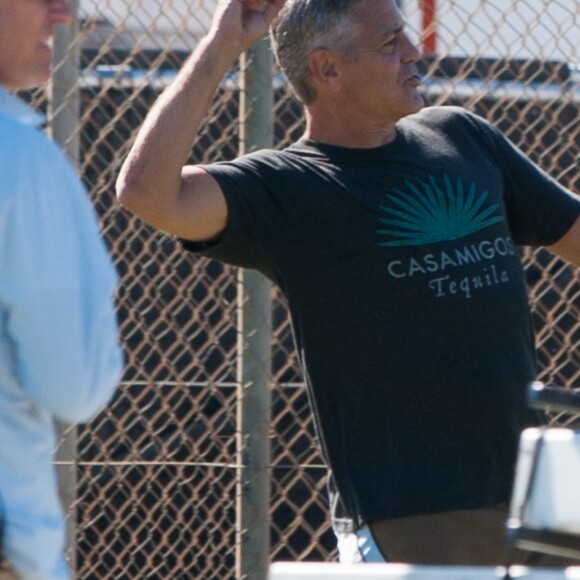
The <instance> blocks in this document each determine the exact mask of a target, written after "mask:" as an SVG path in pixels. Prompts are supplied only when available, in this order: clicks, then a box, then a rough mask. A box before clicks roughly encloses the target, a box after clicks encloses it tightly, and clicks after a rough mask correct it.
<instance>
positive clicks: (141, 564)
mask: <svg viewBox="0 0 580 580" xmlns="http://www.w3.org/2000/svg"><path fill="white" fill-rule="evenodd" d="M429 4H431V3H429ZM214 8H215V6H214V2H213V1H211V0H196V1H193V2H183V1H179V0H156V1H155V0H149V1H144V0H114V2H113V1H112V0H91V1H90V2H86V3H83V4H81V8H80V11H79V15H80V20H79V33H78V35H77V36H76V37H75V38H74V41H73V45H72V46H71V47H70V49H69V50H70V51H71V53H72V52H73V51H80V54H81V69H80V78H79V83H78V84H77V86H76V89H77V90H79V91H80V108H81V119H80V123H79V125H78V127H77V128H76V129H75V131H76V132H75V133H74V134H73V135H71V138H77V139H79V140H80V161H79V168H80V173H81V175H82V177H83V179H84V181H85V183H86V184H87V187H88V188H89V191H90V195H91V198H92V200H93V202H94V204H95V207H96V208H97V211H98V213H99V216H100V220H101V226H102V231H103V234H104V236H105V238H106V240H107V243H108V244H109V247H110V250H111V254H112V256H113V258H114V261H115V263H116V265H117V268H118V271H119V273H120V275H121V286H120V289H119V293H118V297H117V303H118V311H119V319H120V324H121V340H122V343H123V345H124V348H125V352H126V357H127V364H126V370H125V374H124V377H123V382H122V384H121V385H120V388H119V390H118V393H117V395H116V397H115V399H114V400H113V401H112V402H111V404H110V405H109V406H108V407H107V408H106V409H104V410H103V412H102V413H100V414H99V416H98V417H96V418H95V419H94V420H93V421H92V422H91V423H90V424H88V425H85V426H80V427H78V431H77V449H78V457H77V461H76V462H75V469H76V477H77V482H78V483H77V490H76V495H77V499H76V502H75V504H74V505H73V506H72V509H70V510H69V517H70V518H73V519H74V522H75V528H76V551H75V552H76V561H77V564H76V565H77V570H78V577H79V578H87V579H99V578H123V579H125V578H126V579H130V578H159V579H166V578H204V579H209V578H216V579H224V580H225V579H230V578H235V576H236V573H235V565H236V562H235V560H236V545H235V544H236V536H235V529H236V497H235V496H236V475H235V470H236V467H237V465H236V462H237V458H238V455H237V448H236V445H237V444H236V429H237V419H236V412H237V405H238V402H239V399H238V391H237V384H236V371H235V369H236V357H237V356H238V349H237V338H238V331H237V314H236V313H237V310H236V309H237V296H238V287H237V283H236V273H235V271H234V269H232V268H230V267H227V266H223V265H221V264H219V263H216V262H212V261H209V260H205V259H201V258H197V257H195V256H192V255H190V254H186V253H184V252H182V251H180V250H179V248H178V247H177V246H176V243H175V241H174V240H172V239H171V238H169V237H167V236H164V235H162V234H160V233H158V232H155V231H153V230H152V229H151V228H149V227H148V226H146V225H145V224H143V223H142V222H141V221H140V220H139V219H138V218H136V217H134V216H132V215H130V214H129V213H127V212H126V211H124V210H123V209H121V208H119V207H118V206H117V205H116V203H115V200H114V182H115V178H116V175H117V173H118V170H119V168H120V165H121V163H122V161H123V159H124V158H125V156H126V153H127V151H128V148H129V147H130V145H131V142H132V139H133V137H134V135H135V131H136V130H137V128H138V127H139V125H140V124H141V122H142V121H143V119H144V116H145V114H146V112H147V110H148V109H149V107H150V105H151V104H152V102H153V101H154V99H155V98H156V97H157V95H158V94H159V92H160V91H161V90H162V89H163V88H164V86H166V84H167V82H168V81H169V80H171V78H172V77H173V76H174V74H175V72H176V70H177V69H178V68H179V66H180V64H181V63H182V62H183V60H184V58H185V56H186V54H187V51H188V50H190V49H191V48H192V47H193V46H195V44H196V43H197V41H198V40H199V39H200V38H201V35H202V34H203V32H204V30H205V29H206V28H207V25H208V22H209V20H210V18H211V15H212V13H213V11H214ZM403 8H404V10H405V14H406V16H407V18H408V21H409V26H410V29H411V33H412V34H414V35H415V38H416V39H417V42H420V37H421V33H422V31H421V26H422V24H421V22H422V20H421V14H423V15H424V12H425V10H423V9H424V8H425V5H424V4H423V3H422V2H421V1H419V0H414V1H413V0H408V1H407V2H404V3H403ZM579 11H580V9H579V8H578V3H577V2H576V1H575V0H571V1H569V2H566V1H563V0H560V1H557V0H556V1H554V0H513V1H512V2H509V3H506V2H504V1H503V0H490V1H485V0H478V1H475V0H472V1H471V2H470V1H462V2H458V1H451V0H448V1H444V0H440V1H439V2H438V3H437V21H436V22H432V23H431V24H430V26H433V25H434V24H436V25H437V30H438V37H437V42H438V44H437V49H436V50H437V53H436V54H432V55H426V56H425V58H424V59H423V60H422V63H421V66H422V69H423V72H424V74H425V83H424V93H425V98H426V101H427V102H428V104H460V105H462V106H465V107H467V108H469V109H471V110H472V111H475V112H476V113H478V114H480V115H482V116H484V117H486V118H488V119H489V120H491V121H492V122H493V123H495V124H496V125H497V126H498V127H500V129H501V130H502V131H503V132H505V134H506V135H507V136H508V137H509V138H510V139H511V140H513V141H514V142H515V143H516V144H517V145H518V146H519V147H521V148H522V149H523V150H524V151H525V152H526V153H527V154H528V155H529V156H530V157H531V158H532V159H533V160H534V161H536V162H537V163H538V164H539V165H541V166H542V167H544V168H545V169H546V170H547V171H549V172H550V173H551V174H552V175H553V176H554V177H555V178H557V179H558V180H560V181H561V182H562V183H563V184H564V185H566V186H568V187H569V188H571V189H572V190H574V191H580V172H579V171H578V166H579V152H580V147H579V145H580V126H579V119H580V85H579V84H578V77H577V74H578V71H577V70H575V68H574V66H573V63H576V62H580V58H579V55H578V53H577V50H578V49H577V46H578V42H577V40H578V31H579V19H580V14H579ZM530 55H533V56H530ZM275 81H276V83H275V88H276V90H275V107H274V117H275V146H276V147H282V146H284V145H286V144H288V143H289V142H290V141H291V140H293V139H295V138H296V137H297V136H299V135H300V133H301V130H302V127H303V124H304V118H303V114H302V110H301V107H300V106H299V104H298V103H297V102H296V100H295V99H294V97H293V96H292V94H291V92H290V91H289V89H288V87H287V86H286V85H285V83H284V82H283V79H282V78H281V77H280V76H279V75H277V76H275ZM71 98H72V95H71ZM32 100H33V101H35V103H36V104H38V105H39V106H45V104H46V99H45V93H44V92H43V91H40V92H38V93H35V94H33V95H32ZM238 102H239V94H238V84H237V77H236V74H235V70H233V71H232V74H231V75H228V77H227V78H226V80H225V82H224V83H223V85H222V86H221V88H220V90H219V91H218V93H217V95H216V98H215V100H214V102H213V104H212V107H211V109H210V111H209V112H208V115H207V119H206V121H205V123H204V125H203V127H202V128H201V129H200V133H199V139H198V140H197V142H196V143H195V145H194V147H193V149H192V153H191V160H192V161H193V162H213V161H216V160H220V159H229V158H232V157H234V156H236V154H237V152H238ZM524 258H525V264H526V275H527V278H528V282H529V286H530V298H531V303H532V309H533V316H534V321H535V325H536V328H537V332H538V356H539V360H540V364H541V377H540V378H542V379H544V380H546V381H548V382H551V383H554V384H558V385H563V386H566V387H568V388H574V387H577V386H580V382H579V379H580V377H579V372H580V364H579V363H580V360H579V355H578V353H579V352H580V350H579V349H578V346H579V343H580V323H579V321H580V316H579V311H578V305H579V304H580V301H579V300H578V294H579V292H580V286H579V280H578V272H577V271H576V270H574V269H572V268H570V267H569V266H567V265H565V264H564V263H563V262H561V261H560V260H558V259H556V258H554V257H553V256H552V255H550V254H549V253H548V252H546V251H544V250H535V251H526V252H525V255H524ZM272 305H273V322H274V324H273V326H274V328H273V334H272V367H273V368H272V392H271V395H272V407H271V408H272V420H271V441H272V460H271V481H272V484H271V489H272V496H271V552H270V558H271V559H272V560H282V559H283V560H332V559H334V558H335V555H336V554H335V544H334V541H333V537H332V533H331V531H330V528H329V521H328V516H327V514H328V508H327V503H326V501H327V500H326V494H325V475H326V474H325V468H324V462H323V459H322V457H321V455H320V452H319V447H318V443H317V440H316V437H315V434H314V429H313V422H312V416H311V413H310V410H309V407H308V398H307V394H306V391H305V386H304V383H303V379H302V376H301V374H300V371H299V369H298V365H297V357H296V353H295V351H294V346H293V343H292V337H291V331H290V326H289V320H288V313H287V309H286V305H285V304H284V301H283V299H282V298H281V296H280V294H279V293H277V292H276V291H273V296H272ZM264 370H265V371H266V369H264ZM552 420H553V421H555V422H556V421H559V420H562V419H561V418H560V417H557V416H556V417H552ZM72 549H74V548H69V556H72V554H71V553H70V550H72Z"/></svg>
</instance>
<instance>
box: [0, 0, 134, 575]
mask: <svg viewBox="0 0 580 580" xmlns="http://www.w3.org/2000/svg"><path fill="white" fill-rule="evenodd" d="M70 19H71V11H70V6H69V5H68V2H66V1H65V0H0V497H1V498H2V511H1V515H2V518H3V522H2V523H3V527H4V545H3V553H2V556H3V558H4V560H5V562H4V566H9V567H10V568H11V572H9V573H7V572H2V571H0V578H5V577H10V576H6V575H7V574H8V575H10V574H12V575H13V577H15V578H22V579H24V580H32V579H34V580H65V579H67V578H69V577H70V572H69V570H68V568H67V565H66V562H65V558H64V553H63V548H64V542H65V521H64V515H63V510H62V506H61V505H60V502H59V499H58V489H57V481H56V475H55V471H54V466H53V464H52V460H53V454H54V451H55V448H56V443H57V442H56V437H55V429H54V421H55V420H58V421H61V422H65V423H77V422H83V421H87V420H88V419H90V418H91V417H92V416H93V415H94V414H95V413H97V412H98V411H99V410H100V409H101V408H102V407H103V406H104V405H105V404H107V402H108V401H109V400H110V398H111V396H112V395H113V393H114V390H115V387H116V385H117V382H118V380H119V378H120V375H121V371H122V367H123V356H122V351H121V349H120V347H119V344H118V326H117V318H116V313H115V308H114V302H113V295H114V292H115V289H116V286H117V282H118V280H117V274H116V272H115V269H114V267H113V265H112V263H111V260H110V258H109V256H108V253H107V250H106V246H105V244H104V242H103V240H102V239H101V236H100V233H99V229H98V225H97V220H96V216H95V212H94V210H93V208H92V206H91V203H90V201H89V198H88V196H87V192H86V190H85V189H84V187H83V186H82V184H81V182H80V180H79V177H78V175H77V174H76V172H75V171H74V169H73V168H72V166H71V164H70V163H69V161H68V159H67V158H66V156H65V155H64V153H63V152H62V151H61V150H60V149H59V147H58V146H57V145H56V144H55V143H53V142H52V141H50V140H49V139H48V138H47V137H46V136H45V135H44V134H43V132H42V131H41V130H40V126H41V125H42V124H43V123H44V119H43V117H42V116H40V115H39V114H38V113H37V112H36V111H34V110H32V109H31V108H30V107H29V106H28V105H27V104H25V103H24V102H23V101H21V100H20V99H19V98H17V97H16V96H15V95H14V94H13V92H14V91H17V90H20V89H25V88H29V87H32V86H35V85H40V84H42V83H44V82H46V80H48V78H49V74H50V63H51V60H52V53H51V48H50V39H51V36H52V34H53V32H54V27H55V25H57V24H66V23H68V22H69V20H70ZM2 574H4V576H2Z"/></svg>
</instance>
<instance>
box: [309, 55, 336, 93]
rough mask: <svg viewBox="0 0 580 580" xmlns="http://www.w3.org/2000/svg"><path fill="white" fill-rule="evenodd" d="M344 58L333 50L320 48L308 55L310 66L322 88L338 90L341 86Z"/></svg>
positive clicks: (312, 73)
mask: <svg viewBox="0 0 580 580" xmlns="http://www.w3.org/2000/svg"><path fill="white" fill-rule="evenodd" d="M341 65H342V59H341V57H340V55H339V54H338V53H336V52H333V51H331V50H326V49H324V48H319V49H317V50H313V51H312V52H311V53H310V54H309V55H308V67H309V68H310V74H311V75H312V79H313V80H314V82H315V84H316V85H317V86H318V87H320V88H325V87H326V89H327V90H330V91H336V90H338V89H339V88H340V82H341V71H342V66H341Z"/></svg>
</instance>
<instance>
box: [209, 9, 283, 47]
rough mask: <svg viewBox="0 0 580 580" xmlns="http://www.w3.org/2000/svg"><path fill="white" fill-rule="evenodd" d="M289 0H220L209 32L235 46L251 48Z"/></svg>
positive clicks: (263, 34) (223, 41)
mask: <svg viewBox="0 0 580 580" xmlns="http://www.w3.org/2000/svg"><path fill="white" fill-rule="evenodd" d="M285 2H286V0H219V2H218V5H217V8H216V12H215V15H214V18H213V22H212V26H211V30H210V35H212V36H214V37H216V38H219V40H220V42H222V43H225V44H226V45H228V46H232V47H234V46H235V47H236V49H237V51H238V52H240V53H241V52H243V51H244V50H246V49H248V48H250V46H252V45H253V44H254V43H255V42H257V41H258V40H260V38H262V37H263V36H265V35H266V34H267V33H268V28H269V27H270V24H272V22H273V20H274V18H275V17H276V14H278V12H279V11H280V9H281V8H282V6H283V5H284V3H285Z"/></svg>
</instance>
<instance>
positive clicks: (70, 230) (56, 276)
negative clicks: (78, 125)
mask: <svg viewBox="0 0 580 580" xmlns="http://www.w3.org/2000/svg"><path fill="white" fill-rule="evenodd" d="M38 137H39V138H38V139H37V140H36V141H34V140H33V144H32V145H31V144H30V143H29V144H28V145H27V148H26V149H27V150H26V151H24V152H23V151H21V152H20V154H18V148H16V152H15V153H14V155H13V156H12V157H11V159H12V161H11V165H12V166H11V167H5V168H4V169H5V170H6V171H2V172H0V190H3V191H4V192H10V195H9V196H8V197H6V198H3V202H2V203H3V206H4V207H3V208H2V209H1V211H0V300H1V301H2V317H3V325H4V332H5V333H6V334H7V336H8V339H9V340H10V341H11V342H12V344H13V350H14V361H15V368H14V373H15V374H16V375H17V378H18V381H19V382H20V384H21V385H22V387H23V388H24V389H25V390H26V392H27V393H28V396H29V397H30V399H31V400H32V401H33V402H34V403H35V404H36V405H38V406H40V407H42V408H44V409H47V410H48V411H49V412H51V413H52V414H53V415H54V416H55V417H56V418H57V419H59V420H61V421H65V422H78V421H86V420H88V419H89V418H90V417H91V416H92V415H93V414H95V413H96V412H97V411H98V410H99V409H100V408H101V407H102V406H103V405H105V404H106V403H107V402H108V401H109V399H110V398H111V396H112V394H113V392H114V389H115V387H116V384H117V381H118V380H119V378H120V373H121V370H122V363H123V357H122V352H121V350H120V347H119V345H118V341H117V333H118V328H117V319H116V312H115V308H114V303H113V293H114V291H115V289H116V285H117V275H116V272H115V269H114V267H113V265H112V263H111V261H110V258H109V256H108V253H107V251H106V248H105V245H104V242H103V240H102V239H101V236H100V233H99V231H98V226H97V222H96V219H95V215H94V211H93V208H92V206H91V204H90V201H89V199H88V196H87V194H86V191H85V189H84V188H83V187H82V185H81V183H80V181H79V179H78V177H77V175H76V173H75V172H74V170H73V168H72V166H71V165H70V164H69V163H68V161H67V160H66V158H65V156H64V154H63V153H62V152H61V151H60V150H59V149H58V147H57V146H56V145H54V144H53V143H51V142H49V141H48V140H46V139H45V138H44V137H42V139H41V135H39V136H38Z"/></svg>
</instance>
